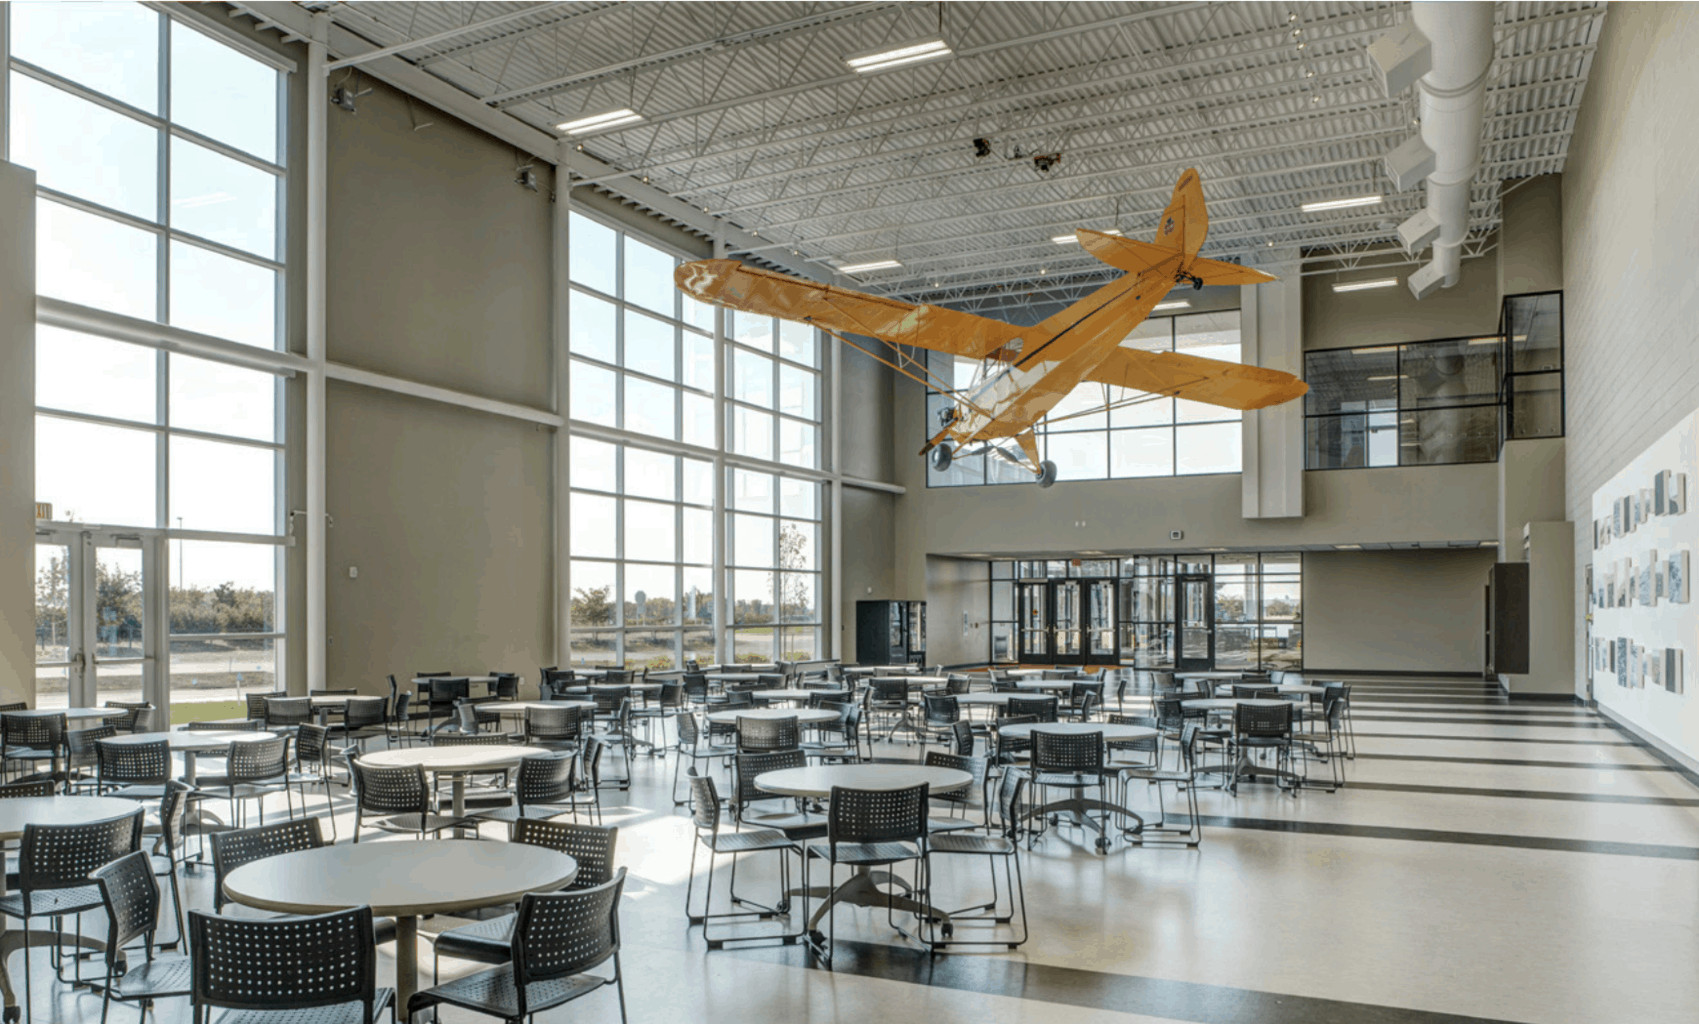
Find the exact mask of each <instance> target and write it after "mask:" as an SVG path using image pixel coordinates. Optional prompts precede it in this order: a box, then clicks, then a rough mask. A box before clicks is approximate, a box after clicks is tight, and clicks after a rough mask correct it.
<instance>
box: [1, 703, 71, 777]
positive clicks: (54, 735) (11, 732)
mask: <svg viewBox="0 0 1699 1024" xmlns="http://www.w3.org/2000/svg"><path fill="white" fill-rule="evenodd" d="M64 755H65V716H64V715H63V714H57V715H5V714H0V767H3V768H4V769H5V770H10V769H11V768H12V766H13V764H14V763H16V762H22V763H23V764H25V765H28V766H30V768H31V769H38V768H39V767H40V766H41V765H42V764H44V763H45V764H47V765H48V766H49V772H48V773H46V774H47V777H49V778H52V779H53V780H54V781H56V782H57V781H62V780H61V776H60V772H59V770H58V766H59V765H60V763H61V761H60V759H61V758H62V757H64ZM39 774H42V773H41V772H39V771H32V772H31V773H30V775H26V776H25V777H24V778H23V779H12V780H11V781H13V782H23V781H28V780H29V779H30V778H32V777H34V776H35V775H39Z"/></svg>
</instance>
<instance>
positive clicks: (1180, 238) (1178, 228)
mask: <svg viewBox="0 0 1699 1024" xmlns="http://www.w3.org/2000/svg"><path fill="white" fill-rule="evenodd" d="M1208 234H1209V214H1208V212H1206V211H1205V210H1204V205H1203V182H1201V181H1200V180H1198V172H1197V168H1195V167H1188V168H1186V172H1185V173H1184V174H1182V175H1180V180H1179V181H1177V182H1175V183H1174V196H1173V198H1171V199H1169V200H1168V208H1167V209H1166V210H1163V211H1162V222H1161V223H1159V224H1158V225H1157V226H1156V244H1157V245H1160V246H1163V247H1164V248H1167V249H1177V250H1179V251H1180V252H1181V253H1183V254H1184V255H1185V256H1187V257H1191V256H1196V255H1197V254H1198V250H1200V249H1202V248H1203V240H1204V238H1205V237H1206V236H1207V235H1208Z"/></svg>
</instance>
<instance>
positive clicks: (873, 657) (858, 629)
mask: <svg viewBox="0 0 1699 1024" xmlns="http://www.w3.org/2000/svg"><path fill="white" fill-rule="evenodd" d="M855 660H856V664H858V665H904V664H916V665H922V664H925V663H926V602H925V601H857V602H856V603H855Z"/></svg>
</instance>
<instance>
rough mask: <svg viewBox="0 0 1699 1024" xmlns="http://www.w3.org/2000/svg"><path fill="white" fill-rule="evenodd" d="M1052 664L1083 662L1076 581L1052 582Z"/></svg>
mask: <svg viewBox="0 0 1699 1024" xmlns="http://www.w3.org/2000/svg"><path fill="white" fill-rule="evenodd" d="M1050 608H1051V612H1050V623H1051V637H1052V639H1051V641H1050V657H1051V660H1052V661H1054V662H1056V663H1057V664H1059V665H1076V664H1079V661H1080V625H1081V623H1080V616H1081V612H1082V608H1081V601H1080V584H1079V582H1078V581H1076V580H1051V581H1050Z"/></svg>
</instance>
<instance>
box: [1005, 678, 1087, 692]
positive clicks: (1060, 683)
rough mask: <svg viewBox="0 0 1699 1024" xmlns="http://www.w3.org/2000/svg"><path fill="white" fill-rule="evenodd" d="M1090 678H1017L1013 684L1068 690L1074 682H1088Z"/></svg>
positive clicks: (1038, 688) (1072, 686)
mask: <svg viewBox="0 0 1699 1024" xmlns="http://www.w3.org/2000/svg"><path fill="white" fill-rule="evenodd" d="M1089 682H1091V680H1090V679H1018V680H1016V681H1015V685H1016V686H1017V687H1019V688H1020V689H1022V690H1058V691H1064V692H1065V691H1068V690H1072V689H1073V688H1074V684H1075V683H1089Z"/></svg>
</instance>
